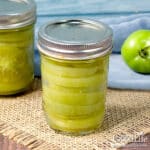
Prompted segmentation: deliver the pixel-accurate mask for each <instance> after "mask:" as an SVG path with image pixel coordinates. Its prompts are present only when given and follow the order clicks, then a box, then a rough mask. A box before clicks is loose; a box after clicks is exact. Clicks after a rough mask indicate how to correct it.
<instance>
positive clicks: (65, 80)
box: [42, 70, 106, 88]
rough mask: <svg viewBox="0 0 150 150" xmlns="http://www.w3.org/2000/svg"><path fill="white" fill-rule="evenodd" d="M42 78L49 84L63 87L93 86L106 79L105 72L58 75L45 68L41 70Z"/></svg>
mask: <svg viewBox="0 0 150 150" xmlns="http://www.w3.org/2000/svg"><path fill="white" fill-rule="evenodd" d="M42 76H43V77H42V78H43V80H45V81H48V82H49V83H50V84H56V85H60V86H63V87H71V88H72V87H93V86H98V85H101V84H103V82H105V80H106V73H97V74H95V75H92V76H87V77H82V78H78V77H77V78H69V77H60V76H55V75H52V74H49V73H48V72H46V70H42Z"/></svg>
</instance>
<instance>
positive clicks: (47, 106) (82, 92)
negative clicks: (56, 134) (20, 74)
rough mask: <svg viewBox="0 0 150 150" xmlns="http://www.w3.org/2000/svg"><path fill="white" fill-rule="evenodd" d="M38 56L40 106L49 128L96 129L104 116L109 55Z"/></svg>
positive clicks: (68, 131) (67, 129)
mask: <svg viewBox="0 0 150 150" xmlns="http://www.w3.org/2000/svg"><path fill="white" fill-rule="evenodd" d="M41 59H42V60H41V63H42V65H41V68H42V83H43V84H42V86H43V109H44V111H45V114H46V117H47V120H48V122H49V124H50V126H51V128H53V129H55V130H59V131H64V132H66V133H73V134H86V133H89V132H92V131H93V130H95V129H96V128H97V127H98V126H99V125H101V123H102V121H103V118H104V111H105V97H106V87H107V72H108V59H109V56H108V55H106V56H103V57H99V58H95V59H92V60H84V61H64V60H59V59H53V58H49V57H46V56H45V55H42V56H41Z"/></svg>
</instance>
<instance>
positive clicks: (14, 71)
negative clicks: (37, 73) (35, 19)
mask: <svg viewBox="0 0 150 150" xmlns="http://www.w3.org/2000/svg"><path fill="white" fill-rule="evenodd" d="M33 32H34V31H33V25H30V26H27V27H23V28H19V29H8V30H0V95H8V94H15V93H17V92H19V91H22V90H24V89H25V88H27V87H28V86H29V84H30V83H31V82H32V80H33V77H34V76H33V73H34V72H33V43H34V42H33Z"/></svg>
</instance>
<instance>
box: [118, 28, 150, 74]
mask: <svg viewBox="0 0 150 150" xmlns="http://www.w3.org/2000/svg"><path fill="white" fill-rule="evenodd" d="M121 54H122V57H123V59H124V61H125V62H126V64H127V65H128V66H129V67H130V68H131V69H132V70H134V71H135V72H139V73H143V74H150V30H138V31H135V32H133V33H132V34H131V35H129V37H128V38H127V39H126V40H125V42H124V43H123V45H122V48H121Z"/></svg>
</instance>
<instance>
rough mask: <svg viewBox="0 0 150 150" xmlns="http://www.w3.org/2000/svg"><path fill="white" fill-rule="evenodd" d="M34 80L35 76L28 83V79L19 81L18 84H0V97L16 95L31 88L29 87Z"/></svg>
mask: <svg viewBox="0 0 150 150" xmlns="http://www.w3.org/2000/svg"><path fill="white" fill-rule="evenodd" d="M33 79H34V76H32V78H31V77H30V79H29V78H28V81H27V80H26V79H24V80H20V81H19V80H18V82H14V83H13V82H11V81H9V82H8V83H1V84H0V95H8V94H15V93H17V92H19V91H22V90H25V89H26V88H28V87H29V85H30V84H31V83H32V81H33Z"/></svg>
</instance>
